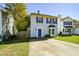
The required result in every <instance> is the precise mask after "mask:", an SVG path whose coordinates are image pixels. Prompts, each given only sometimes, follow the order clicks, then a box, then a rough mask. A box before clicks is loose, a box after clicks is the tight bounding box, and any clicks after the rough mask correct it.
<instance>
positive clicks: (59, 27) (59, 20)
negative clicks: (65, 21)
mask: <svg viewBox="0 0 79 59" xmlns="http://www.w3.org/2000/svg"><path fill="white" fill-rule="evenodd" d="M57 21H58V23H57V24H58V26H57V29H58V34H59V33H60V31H61V26H62V24H61V15H58V20H57Z"/></svg>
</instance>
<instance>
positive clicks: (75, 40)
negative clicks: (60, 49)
mask: <svg viewBox="0 0 79 59" xmlns="http://www.w3.org/2000/svg"><path fill="white" fill-rule="evenodd" d="M55 39H57V40H62V41H67V42H72V43H76V44H79V36H77V35H71V36H57V37H55Z"/></svg>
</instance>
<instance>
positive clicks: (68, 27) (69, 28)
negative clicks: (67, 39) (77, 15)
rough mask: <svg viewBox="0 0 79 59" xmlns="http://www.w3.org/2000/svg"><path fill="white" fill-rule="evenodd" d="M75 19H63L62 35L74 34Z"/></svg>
mask: <svg viewBox="0 0 79 59" xmlns="http://www.w3.org/2000/svg"><path fill="white" fill-rule="evenodd" d="M73 21H74V19H72V18H71V17H69V16H67V17H65V18H62V19H61V26H60V27H61V32H62V34H73V30H74V25H73Z"/></svg>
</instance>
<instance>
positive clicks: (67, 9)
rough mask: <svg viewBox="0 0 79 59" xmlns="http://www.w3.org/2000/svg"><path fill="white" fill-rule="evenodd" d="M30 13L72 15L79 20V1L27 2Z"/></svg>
mask: <svg viewBox="0 0 79 59" xmlns="http://www.w3.org/2000/svg"><path fill="white" fill-rule="evenodd" d="M27 9H28V13H36V12H37V10H40V13H42V14H47V15H52V16H58V15H61V16H62V17H66V16H70V17H72V18H75V19H78V20H79V3H29V4H27Z"/></svg>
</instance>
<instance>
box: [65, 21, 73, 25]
mask: <svg viewBox="0 0 79 59" xmlns="http://www.w3.org/2000/svg"><path fill="white" fill-rule="evenodd" d="M64 25H72V22H70V21H64Z"/></svg>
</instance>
